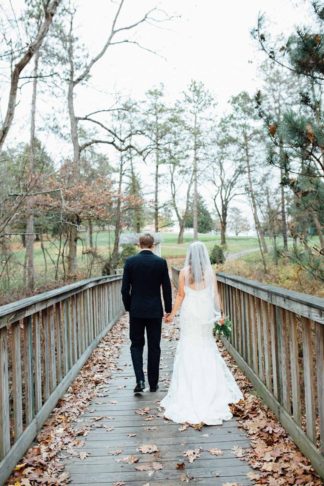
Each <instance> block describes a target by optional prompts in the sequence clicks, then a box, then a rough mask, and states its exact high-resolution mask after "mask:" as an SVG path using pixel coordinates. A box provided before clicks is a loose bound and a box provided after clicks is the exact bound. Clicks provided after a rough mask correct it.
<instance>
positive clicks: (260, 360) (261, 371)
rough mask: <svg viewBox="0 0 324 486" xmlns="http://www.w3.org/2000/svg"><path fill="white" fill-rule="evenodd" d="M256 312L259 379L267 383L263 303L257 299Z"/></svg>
mask: <svg viewBox="0 0 324 486" xmlns="http://www.w3.org/2000/svg"><path fill="white" fill-rule="evenodd" d="M255 312H256V328H257V343H258V344H257V346H258V368H259V378H260V380H261V381H263V382H265V374H264V353H263V339H262V334H263V332H262V323H261V301H260V299H258V298H255Z"/></svg>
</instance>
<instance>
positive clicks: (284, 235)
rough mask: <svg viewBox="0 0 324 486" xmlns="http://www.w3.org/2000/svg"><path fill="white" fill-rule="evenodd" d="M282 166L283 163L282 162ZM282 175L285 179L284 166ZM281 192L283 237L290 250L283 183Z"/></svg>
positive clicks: (285, 246)
mask: <svg viewBox="0 0 324 486" xmlns="http://www.w3.org/2000/svg"><path fill="white" fill-rule="evenodd" d="M283 157H284V152H283V148H282V145H281V143H280V160H281V161H282V160H283ZM280 166H281V164H280ZM280 176H281V181H282V180H283V176H284V172H283V168H282V167H281V168H280ZM280 193H281V222H282V229H281V231H282V238H283V246H284V249H285V250H288V225H287V214H286V195H285V188H284V186H283V184H281V185H280Z"/></svg>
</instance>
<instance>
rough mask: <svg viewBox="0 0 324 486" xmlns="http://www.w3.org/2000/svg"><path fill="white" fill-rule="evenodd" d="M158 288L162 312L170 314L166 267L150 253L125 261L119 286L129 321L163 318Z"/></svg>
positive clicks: (164, 261)
mask: <svg viewBox="0 0 324 486" xmlns="http://www.w3.org/2000/svg"><path fill="white" fill-rule="evenodd" d="M161 286H162V293H163V300H164V308H165V312H167V313H169V312H171V310H172V292H171V282H170V277H169V272H168V265H167V262H166V260H164V258H160V257H159V256H157V255H155V254H154V253H153V252H151V251H150V250H142V251H140V252H139V253H138V254H137V255H135V256H132V257H129V258H127V260H126V263H125V267H124V274H123V283H122V289H121V292H122V298H123V302H124V306H125V309H126V311H129V313H130V315H131V317H144V318H150V317H151V318H159V317H162V316H163V306H162V299H161Z"/></svg>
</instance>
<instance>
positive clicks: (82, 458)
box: [79, 452, 90, 461]
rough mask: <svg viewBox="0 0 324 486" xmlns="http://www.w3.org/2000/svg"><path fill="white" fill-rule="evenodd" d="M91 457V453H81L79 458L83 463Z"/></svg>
mask: <svg viewBox="0 0 324 486" xmlns="http://www.w3.org/2000/svg"><path fill="white" fill-rule="evenodd" d="M88 456H90V454H89V452H80V454H79V457H80V459H81V461H84V460H85V458H86V457H88Z"/></svg>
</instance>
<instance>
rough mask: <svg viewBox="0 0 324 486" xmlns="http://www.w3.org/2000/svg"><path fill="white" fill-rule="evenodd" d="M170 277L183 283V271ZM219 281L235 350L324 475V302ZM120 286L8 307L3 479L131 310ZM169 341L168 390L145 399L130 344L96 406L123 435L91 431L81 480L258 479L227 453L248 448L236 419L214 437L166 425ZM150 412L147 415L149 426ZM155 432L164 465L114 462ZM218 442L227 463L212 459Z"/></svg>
mask: <svg viewBox="0 0 324 486" xmlns="http://www.w3.org/2000/svg"><path fill="white" fill-rule="evenodd" d="M172 272H173V281H174V283H175V285H176V284H177V278H178V271H177V270H176V269H173V270H172ZM218 281H219V285H220V291H221V293H222V297H223V302H224V305H225V311H226V313H227V314H228V315H229V316H230V318H231V320H232V322H233V330H232V336H231V339H230V340H228V341H227V340H224V344H225V346H226V348H227V349H228V351H229V352H230V354H231V355H232V356H233V357H234V359H235V360H236V362H237V364H238V365H239V367H240V368H241V369H242V370H243V372H244V373H245V374H246V376H247V377H248V378H249V379H250V381H251V382H252V384H253V385H254V387H255V389H256V391H257V392H258V394H259V395H260V396H261V397H262V398H263V400H264V401H265V402H266V403H267V405H268V406H269V407H270V408H271V409H272V410H273V411H274V413H275V414H276V415H277V417H278V418H279V420H280V421H281V423H282V425H283V426H284V427H285V429H286V430H287V431H288V432H289V434H290V436H291V437H292V439H293V440H294V441H295V443H296V444H297V445H298V447H299V448H300V450H301V451H302V452H303V453H304V454H305V455H306V456H307V457H308V458H309V459H310V461H311V462H312V464H313V467H314V468H315V470H316V471H317V472H318V473H319V475H320V476H321V477H322V478H324V300H323V299H320V298H315V297H311V296H307V295H304V294H300V293H296V292H290V291H287V290H284V289H280V288H277V287H272V286H268V285H262V284H260V283H258V282H254V281H251V280H247V279H244V278H241V277H235V276H230V275H225V274H219V275H218ZM120 284H121V277H120V276H116V277H99V278H93V279H89V280H84V281H81V282H78V283H75V284H72V285H68V286H66V287H63V288H61V289H57V290H53V291H50V292H46V293H44V294H41V295H38V296H35V297H32V298H28V299H23V300H21V301H18V302H15V303H13V304H9V305H6V306H3V307H1V308H0V484H3V483H4V482H5V481H6V479H7V478H8V476H9V475H10V473H11V471H12V470H13V469H14V467H15V465H16V464H17V462H18V461H19V460H20V459H21V457H22V456H23V454H24V453H25V451H26V450H27V449H28V447H29V446H30V444H31V443H32V441H33V440H34V438H35V436H36V434H37V432H38V431H39V430H40V429H41V427H42V425H43V424H44V422H45V420H46V419H47V417H48V416H49V414H50V413H51V411H52V410H53V408H54V407H55V405H56V403H57V401H58V399H59V398H60V397H61V396H62V395H63V393H64V392H65V391H66V389H67V388H68V386H69V385H70V384H71V383H72V382H73V380H74V379H75V377H76V376H77V375H78V373H79V371H80V369H81V368H82V366H83V365H84V363H85V362H86V361H87V359H88V358H89V356H90V355H91V353H92V351H93V350H94V349H95V348H96V346H97V344H98V343H99V341H100V340H101V338H102V337H103V336H104V335H105V334H106V333H107V331H108V330H109V329H110V328H111V327H112V326H113V324H114V323H115V322H116V321H117V320H118V319H119V318H120V316H121V315H122V313H123V307H122V302H121V299H120ZM163 346H164V348H165V349H164V351H163V353H162V356H163V358H164V361H163V362H162V368H163V370H162V372H163V377H162V381H161V383H162V386H161V391H160V392H158V393H157V394H153V393H144V394H143V395H142V396H141V397H134V396H133V394H132V386H133V379H130V378H131V377H132V376H133V373H132V369H131V366H130V359H129V352H128V348H127V344H125V345H124V347H123V348H122V351H121V356H120V362H119V366H118V369H117V370H116V371H115V372H114V375H113V378H112V384H111V386H110V387H108V388H107V393H106V397H103V399H102V400H101V403H100V404H98V403H96V404H93V406H92V407H91V408H92V413H95V414H96V415H100V416H101V417H102V420H103V421H109V420H112V419H114V429H115V430H114V432H113V433H112V434H111V435H108V436H107V434H106V435H105V434H104V433H103V430H102V428H101V429H98V430H93V431H92V432H91V433H90V434H89V436H88V437H87V438H86V441H85V445H84V448H85V451H86V450H88V449H87V448H90V449H91V451H92V453H91V460H89V461H81V460H76V459H70V460H69V461H66V467H67V470H68V471H69V472H70V475H71V480H72V483H73V484H97V483H102V484H124V483H123V481H125V482H127V484H128V483H130V484H132V485H136V484H141V485H143V484H144V483H145V482H146V483H148V482H149V484H161V485H162V484H163V485H165V484H169V485H171V484H182V483H183V482H184V481H186V480H188V481H189V480H190V477H191V476H190V474H192V477H194V479H195V480H196V481H197V482H199V484H211V478H213V482H212V484H215V485H217V484H220V485H221V484H223V483H225V482H238V483H239V484H251V482H250V481H249V479H248V478H247V476H246V474H247V472H248V471H249V470H250V469H249V466H248V465H247V464H246V463H242V462H241V461H239V460H238V459H236V458H234V457H233V455H232V454H230V453H229V451H230V449H231V448H232V447H233V445H234V446H235V445H240V446H241V447H245V446H248V444H249V442H248V440H247V438H246V436H245V435H244V433H242V431H239V430H238V428H237V426H236V422H235V420H232V421H230V422H228V423H225V424H224V425H223V426H216V427H210V428H208V432H207V433H206V434H197V432H196V431H195V430H193V429H191V428H188V429H185V430H183V431H179V426H178V425H176V424H172V423H170V422H168V423H166V422H165V421H164V420H163V418H162V416H161V413H159V411H158V403H157V402H158V400H159V399H160V398H161V397H162V396H163V394H164V393H165V391H166V389H167V383H168V379H169V376H170V372H171V367H172V359H173V352H174V348H175V342H174V341H172V340H171V339H165V340H164V341H163ZM124 380H125V381H124ZM116 405H117V406H116ZM138 409H141V410H142V412H141V413H139V414H138V413H135V412H136V411H138ZM142 413H143V414H144V415H145V414H149V415H150V421H149V422H147V421H145V417H143V415H142ZM89 414H90V412H89V413H85V414H84V415H83V417H82V420H84V421H85V422H86V421H87V419H88V418H89ZM147 424H149V425H147ZM152 434H153V437H154V436H157V437H158V439H159V451H156V452H157V453H158V454H157V455H155V457H159V459H158V460H157V459H155V462H154V464H155V466H152V459H151V456H150V454H147V455H144V454H143V456H142V457H143V459H142V457H141V461H140V463H139V464H140V465H141V467H139V468H137V470H135V467H134V464H132V463H129V462H128V460H127V459H126V461H123V460H121V461H116V457H115V453H116V450H117V452H118V450H122V451H123V454H124V455H125V454H128V457H129V456H131V455H133V454H134V451H136V449H141V446H143V445H147V444H152V443H153V442H154V441H153V442H152ZM220 444H221V448H222V450H223V452H224V453H223V455H222V456H221V457H218V456H217V455H213V454H212V453H209V451H210V450H211V449H213V448H217V447H220ZM197 448H198V449H199V453H200V455H201V457H200V459H199V461H194V462H192V463H190V462H189V464H188V467H186V471H185V472H183V471H182V470H181V467H182V466H181V464H182V461H183V459H184V457H183V451H184V449H188V450H191V451H192V450H195V449H197ZM103 451H104V452H103ZM140 452H141V451H140ZM137 454H138V453H137ZM134 462H136V459H134ZM148 463H150V466H149V468H148V469H147V468H146V466H145V464H146V465H147V464H148ZM135 466H136V464H135ZM150 468H151V469H152V468H153V470H152V471H151V469H150ZM148 470H149V471H150V474H151V473H152V474H153V472H154V475H153V476H148V472H147V471H148ZM217 471H221V472H219V473H218V472H217ZM183 475H185V476H183ZM186 475H188V476H187V478H186Z"/></svg>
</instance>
